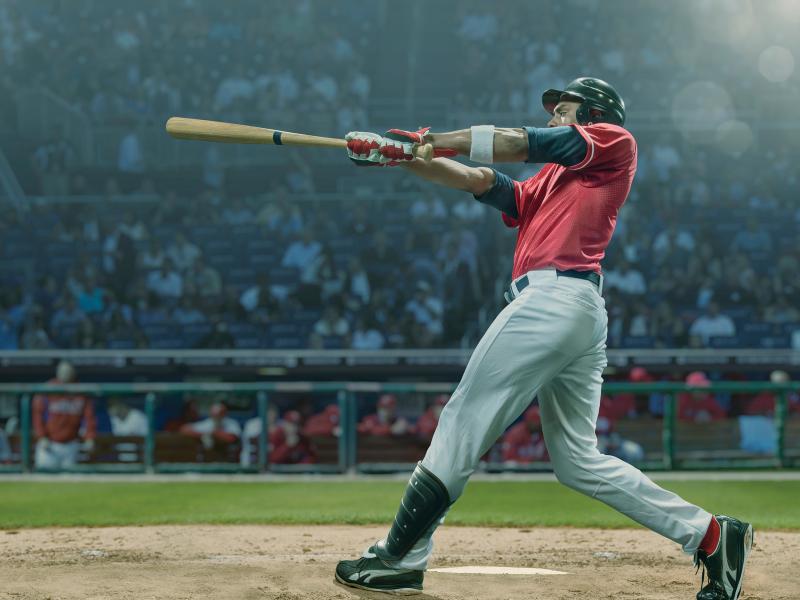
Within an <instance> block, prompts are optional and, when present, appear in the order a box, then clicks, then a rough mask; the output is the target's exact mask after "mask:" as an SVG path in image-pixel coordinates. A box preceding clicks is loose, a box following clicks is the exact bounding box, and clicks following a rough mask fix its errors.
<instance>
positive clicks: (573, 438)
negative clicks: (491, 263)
mask: <svg viewBox="0 0 800 600" xmlns="http://www.w3.org/2000/svg"><path fill="white" fill-rule="evenodd" d="M527 275H528V277H529V280H530V284H529V285H528V287H526V288H525V289H524V290H522V292H521V293H519V294H516V288H515V287H514V286H512V289H513V290H515V293H514V296H515V298H514V300H513V301H512V302H511V304H509V305H508V306H507V307H506V308H505V309H504V310H503V311H502V312H501V313H500V314H499V315H498V316H497V318H496V319H495V320H494V322H493V323H492V324H491V326H490V327H489V329H488V330H487V331H486V333H485V334H484V336H483V338H482V339H481V341H480V342H479V343H478V345H477V347H476V348H475V351H474V352H473V354H472V357H471V358H470V360H469V363H468V364H467V368H466V370H465V371H464V375H463V377H462V378H461V382H460V383H459V385H458V387H457V388H456V390H455V392H454V393H453V396H452V397H451V398H450V401H449V402H448V403H447V405H446V406H445V407H444V410H443V411H442V414H441V417H440V419H439V425H438V427H437V428H436V432H435V434H434V436H433V440H432V441H431V445H430V447H429V448H428V452H427V454H426V455H425V458H424V459H423V460H422V464H423V465H424V466H425V467H426V468H427V469H429V470H430V471H431V472H432V473H434V474H435V475H436V476H437V477H438V478H439V479H440V480H441V481H442V482H443V483H444V484H445V486H446V487H447V489H448V491H449V493H450V499H451V500H453V501H455V499H456V498H458V497H459V496H460V495H461V494H462V492H463V491H464V486H466V484H467V480H468V479H469V477H470V475H472V473H473V472H474V471H475V468H476V466H477V465H478V461H479V460H480V458H481V456H483V455H484V454H485V453H486V452H487V451H488V450H489V448H490V447H491V446H492V444H493V443H494V442H495V440H497V438H498V437H499V436H500V435H501V434H502V433H503V432H504V431H505V430H506V428H507V427H508V426H509V425H511V423H513V422H514V420H515V419H516V418H517V417H519V416H520V415H521V414H522V412H523V411H524V410H525V409H526V408H527V407H528V405H529V404H530V403H531V401H532V400H533V398H534V396H536V395H538V397H539V405H540V410H541V416H542V430H543V433H544V437H545V442H546V443H547V449H548V451H549V453H550V458H551V461H552V466H553V469H554V471H555V475H556V477H557V478H558V480H559V481H560V482H561V483H563V484H564V485H567V486H569V487H570V488H573V489H575V490H577V491H579V492H581V493H583V494H586V495H587V496H591V497H592V498H597V499H598V500H600V501H602V502H604V503H606V504H608V505H609V506H611V507H612V508H615V509H616V510H618V511H620V512H621V513H623V514H625V515H627V516H628V517H630V518H631V519H633V520H634V521H636V522H638V523H641V524H642V525H644V526H645V527H647V528H649V529H651V530H653V531H655V532H657V533H660V534H661V535H663V536H665V537H667V538H669V539H671V540H673V541H675V542H677V543H679V544H681V546H683V549H684V550H685V551H686V552H687V553H694V551H695V550H696V549H697V547H698V546H699V545H700V542H701V541H702V539H703V536H704V535H705V532H706V529H707V528H708V524H709V522H710V521H711V514H710V513H708V512H706V511H704V510H702V509H700V508H698V507H697V506H694V505H692V504H689V503H688V502H686V501H684V500H683V499H681V498H680V497H679V496H677V495H676V494H673V493H672V492H669V491H666V490H663V489H661V488H660V487H658V486H657V485H656V484H654V483H653V482H652V481H651V480H650V479H649V478H647V477H646V476H645V475H643V474H642V473H641V471H639V470H638V469H636V468H635V467H633V466H631V465H629V464H628V463H625V462H623V461H621V460H619V459H618V458H614V457H612V456H607V455H604V454H601V453H600V452H599V450H598V449H597V437H596V436H595V424H596V421H597V413H598V410H599V407H600V392H601V385H602V382H603V378H602V373H603V369H604V368H605V366H606V364H607V361H606V354H605V347H606V336H607V333H608V330H607V328H608V317H607V315H606V310H605V301H604V300H603V298H602V296H601V295H600V292H599V291H598V289H597V287H596V286H595V285H594V284H593V283H591V282H589V281H586V280H583V279H576V278H571V277H564V276H559V275H558V274H557V273H556V271H555V270H537V271H532V272H530V273H528V274H527ZM443 521H444V519H442V520H441V521H440V523H441V522H443ZM440 523H437V524H436V525H434V526H433V527H431V528H430V530H429V531H428V533H427V534H426V535H425V536H423V538H422V539H420V540H419V541H418V542H417V544H415V546H414V547H413V548H412V549H411V550H410V551H409V552H408V553H407V554H406V556H405V557H403V559H402V560H400V561H397V562H396V563H391V566H393V567H398V568H405V569H425V568H426V567H427V564H428V559H429V558H430V555H431V552H432V550H433V540H432V539H431V538H432V535H433V532H434V531H435V529H436V527H437V526H438V525H439V524H440Z"/></svg>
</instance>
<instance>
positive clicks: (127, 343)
mask: <svg viewBox="0 0 800 600" xmlns="http://www.w3.org/2000/svg"><path fill="white" fill-rule="evenodd" d="M107 346H108V349H109V350H135V349H136V342H135V341H134V340H132V339H129V338H128V339H123V338H120V339H110V340H108V342H107Z"/></svg>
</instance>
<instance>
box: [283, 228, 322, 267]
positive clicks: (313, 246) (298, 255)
mask: <svg viewBox="0 0 800 600" xmlns="http://www.w3.org/2000/svg"><path fill="white" fill-rule="evenodd" d="M320 252H322V244H320V243H319V242H318V241H317V240H315V239H314V234H313V232H312V231H311V229H308V228H306V229H304V230H303V233H302V235H301V237H300V238H299V239H297V240H295V241H294V242H292V243H291V244H290V245H289V247H288V248H287V249H286V254H284V255H283V260H282V261H281V264H282V265H283V266H284V267H295V268H296V269H298V270H301V271H302V270H303V269H304V268H305V267H306V265H308V264H309V263H312V262H313V261H314V260H315V259H316V258H317V256H318V255H319V253H320Z"/></svg>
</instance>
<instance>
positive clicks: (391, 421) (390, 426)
mask: <svg viewBox="0 0 800 600" xmlns="http://www.w3.org/2000/svg"><path fill="white" fill-rule="evenodd" d="M413 432H414V429H413V427H412V426H411V424H410V423H409V422H408V421H407V420H406V419H404V418H403V417H398V416H397V398H396V397H395V395H394V394H383V395H382V396H381V397H380V398H378V406H377V411H376V412H375V413H374V414H371V415H367V416H366V417H364V418H363V419H361V422H360V423H359V424H358V433H360V434H361V435H376V436H384V437H386V436H392V435H405V434H407V433H413Z"/></svg>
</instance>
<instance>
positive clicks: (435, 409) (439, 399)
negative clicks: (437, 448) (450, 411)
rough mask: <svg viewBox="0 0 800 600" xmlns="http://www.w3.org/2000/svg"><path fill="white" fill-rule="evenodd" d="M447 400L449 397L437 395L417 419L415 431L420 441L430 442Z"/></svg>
mask: <svg viewBox="0 0 800 600" xmlns="http://www.w3.org/2000/svg"><path fill="white" fill-rule="evenodd" d="M449 399H450V396H449V395H447V394H439V395H438V396H436V397H435V398H434V399H433V402H432V403H431V405H430V406H429V407H428V410H426V411H425V412H424V413H422V414H421V415H420V417H419V419H417V425H416V431H417V436H418V437H419V438H420V439H423V440H427V441H430V440H431V438H432V437H433V432H434V431H436V426H437V425H438V424H439V415H441V414H442V409H443V408H444V405H445V404H447V401H448V400H449Z"/></svg>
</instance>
